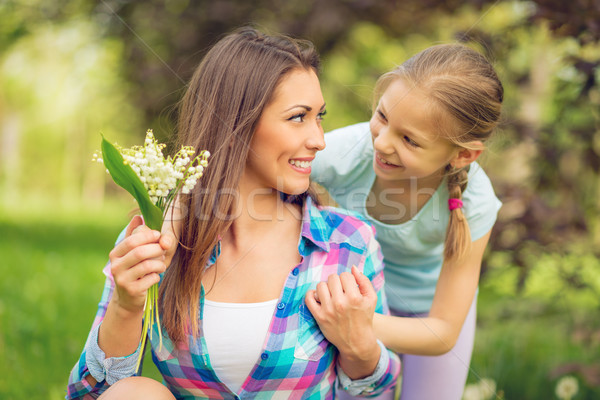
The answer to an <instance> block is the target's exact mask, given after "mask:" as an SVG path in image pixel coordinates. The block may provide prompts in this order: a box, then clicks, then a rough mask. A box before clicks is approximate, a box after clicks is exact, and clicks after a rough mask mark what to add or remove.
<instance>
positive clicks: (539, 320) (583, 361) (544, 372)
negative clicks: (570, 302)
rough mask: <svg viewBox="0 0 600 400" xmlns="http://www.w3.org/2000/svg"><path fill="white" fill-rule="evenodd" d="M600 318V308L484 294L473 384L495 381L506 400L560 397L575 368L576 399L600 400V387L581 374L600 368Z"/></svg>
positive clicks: (480, 304)
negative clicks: (557, 392)
mask: <svg viewBox="0 0 600 400" xmlns="http://www.w3.org/2000/svg"><path fill="white" fill-rule="evenodd" d="M597 315H598V314H597V311H596V310H587V311H586V310H572V309H568V308H566V307H564V306H561V304H556V303H554V304H548V303H543V302H540V301H536V300H535V299H530V298H527V299H526V298H519V297H508V296H503V297H502V296H498V295H496V294H495V293H493V292H487V293H486V292H485V291H483V290H482V291H480V295H479V307H478V324H477V325H478V328H477V333H476V340H475V348H474V351H473V357H472V362H471V372H470V374H469V382H476V381H478V380H479V379H481V378H492V379H494V380H495V381H496V382H497V387H498V389H497V392H498V393H499V394H503V397H501V398H503V399H519V400H528V399H532V400H534V399H557V398H558V397H556V395H555V393H554V391H555V386H556V382H557V381H558V379H559V378H560V377H562V376H564V375H565V374H567V372H566V371H568V370H569V369H572V370H574V372H572V373H569V374H571V375H573V376H575V377H577V378H578V381H579V393H578V394H577V395H576V396H575V397H574V398H573V399H572V400H581V399H589V400H592V399H599V398H600V387H595V388H593V387H591V384H590V383H589V382H587V381H586V379H585V378H584V377H583V375H582V374H580V373H579V372H578V371H577V370H580V371H581V369H580V368H583V369H585V368H588V367H589V366H592V365H596V367H597V366H598V360H600V346H599V345H600V343H599V341H600V337H594V335H597V334H598V333H600V320H598V318H597ZM594 332H598V333H594ZM569 366H570V367H569ZM561 369H562V370H563V371H564V372H559V371H561Z"/></svg>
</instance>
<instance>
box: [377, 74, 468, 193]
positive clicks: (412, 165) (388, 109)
mask: <svg viewBox="0 0 600 400" xmlns="http://www.w3.org/2000/svg"><path fill="white" fill-rule="evenodd" d="M430 102H431V100H430V99H428V98H427V97H426V96H425V94H424V93H423V92H422V91H421V90H420V89H418V88H414V87H412V86H409V85H407V84H406V83H405V82H404V81H403V80H402V79H396V80H395V81H393V82H392V83H391V84H390V85H389V87H388V88H387V89H386V90H385V92H384V93H383V96H381V99H380V100H379V104H378V105H377V109H376V110H375V113H374V114H373V117H372V118H371V122H370V127H371V135H372V138H373V149H374V150H375V152H374V153H375V154H374V157H373V168H374V170H375V173H376V174H377V176H378V177H379V178H380V179H382V180H386V181H401V180H407V179H417V180H423V182H425V181H427V180H431V181H432V184H433V185H436V184H437V183H439V179H440V178H441V177H442V175H443V169H444V168H445V167H446V165H448V164H449V163H450V162H451V161H452V160H453V159H454V158H455V157H456V156H457V155H458V153H459V151H460V148H459V147H457V146H455V145H454V144H452V143H451V142H450V141H449V140H447V139H445V138H443V137H441V136H440V135H439V134H438V129H437V125H436V122H435V118H434V114H433V111H432V106H431V103H430ZM438 112H439V111H438ZM446 114H447V113H445V112H442V115H441V119H440V120H441V122H442V123H452V120H451V117H450V116H449V115H446ZM436 182H437V183H436Z"/></svg>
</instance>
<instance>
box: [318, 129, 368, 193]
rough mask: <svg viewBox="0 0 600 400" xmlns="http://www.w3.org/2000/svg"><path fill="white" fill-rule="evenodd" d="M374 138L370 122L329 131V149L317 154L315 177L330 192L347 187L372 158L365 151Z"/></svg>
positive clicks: (327, 140)
mask: <svg viewBox="0 0 600 400" xmlns="http://www.w3.org/2000/svg"><path fill="white" fill-rule="evenodd" d="M370 140H371V135H370V130H369V123H368V122H362V123H360V124H356V125H351V126H347V127H344V128H340V129H336V130H334V131H331V132H328V133H326V134H325V144H326V146H325V149H324V150H322V151H320V152H318V153H317V155H316V158H315V159H314V160H313V162H312V165H311V170H312V172H311V175H310V177H311V179H312V180H313V181H315V182H316V183H318V184H319V185H321V186H323V187H324V188H326V189H327V190H329V191H332V190H335V189H336V188H338V187H346V186H347V185H348V181H349V180H351V179H353V178H352V176H353V174H356V173H357V172H358V171H357V168H360V165H362V164H363V162H364V160H365V159H370V154H366V153H365V151H364V150H365V147H366V146H367V145H368V144H369V141H370Z"/></svg>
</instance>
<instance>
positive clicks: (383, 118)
mask: <svg viewBox="0 0 600 400" xmlns="http://www.w3.org/2000/svg"><path fill="white" fill-rule="evenodd" d="M377 115H378V116H379V118H381V119H382V120H384V121H387V118H386V117H385V114H384V113H382V112H381V111H380V110H377Z"/></svg>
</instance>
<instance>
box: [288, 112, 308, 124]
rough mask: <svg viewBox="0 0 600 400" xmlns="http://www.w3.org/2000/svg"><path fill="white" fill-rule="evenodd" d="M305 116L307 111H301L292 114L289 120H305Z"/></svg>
mask: <svg viewBox="0 0 600 400" xmlns="http://www.w3.org/2000/svg"><path fill="white" fill-rule="evenodd" d="M304 117H306V113H301V114H296V115H293V116H291V117H290V118H288V120H289V121H292V122H304Z"/></svg>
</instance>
